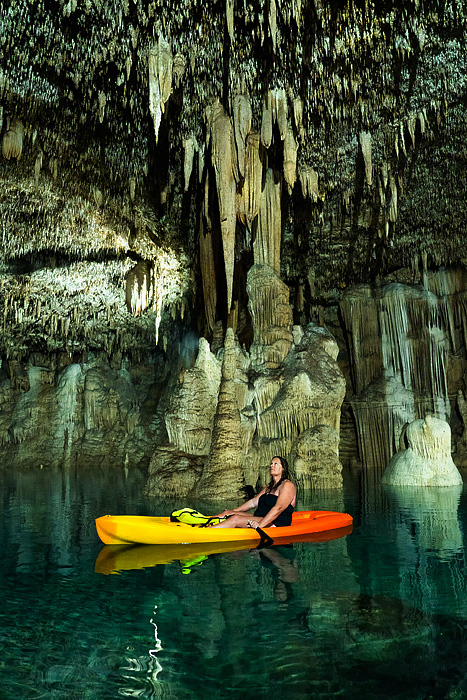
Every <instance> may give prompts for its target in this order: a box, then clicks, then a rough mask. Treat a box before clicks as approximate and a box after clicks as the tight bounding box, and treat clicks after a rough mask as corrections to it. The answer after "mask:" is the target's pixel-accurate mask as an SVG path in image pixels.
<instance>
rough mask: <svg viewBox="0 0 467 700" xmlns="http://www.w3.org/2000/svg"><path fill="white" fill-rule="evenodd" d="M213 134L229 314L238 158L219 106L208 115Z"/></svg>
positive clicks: (227, 122) (213, 155)
mask: <svg viewBox="0 0 467 700" xmlns="http://www.w3.org/2000/svg"><path fill="white" fill-rule="evenodd" d="M208 126H209V128H210V132H211V143H212V164H213V166H214V170H215V173H216V187H217V196H218V201H219V214H220V223H221V232H222V246H223V250H224V269H225V276H226V280H227V311H230V307H231V306H232V289H233V273H234V262H235V255H234V251H235V228H236V215H235V193H236V184H235V177H234V170H233V162H234V159H235V160H236V155H235V153H234V152H233V149H232V145H233V144H232V141H233V133H232V122H231V121H230V119H229V117H228V116H227V115H226V114H225V113H224V110H223V108H222V106H221V105H220V104H219V103H218V102H217V103H214V105H212V107H211V109H210V111H209V112H208Z"/></svg>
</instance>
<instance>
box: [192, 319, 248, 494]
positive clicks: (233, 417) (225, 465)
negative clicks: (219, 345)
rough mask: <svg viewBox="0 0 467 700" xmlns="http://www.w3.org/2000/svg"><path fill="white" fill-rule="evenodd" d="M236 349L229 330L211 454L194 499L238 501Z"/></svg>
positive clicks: (239, 443) (239, 444)
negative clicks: (196, 497)
mask: <svg viewBox="0 0 467 700" xmlns="http://www.w3.org/2000/svg"><path fill="white" fill-rule="evenodd" d="M236 346H237V341H236V339H235V336H234V333H233V330H232V329H231V328H228V329H227V333H226V337H225V345H224V360H223V363H222V381H221V387H220V391H219V401H218V404H217V410H216V414H215V417H214V426H213V434H212V447H211V452H210V455H209V458H208V460H207V462H206V464H205V466H204V470H203V474H202V476H201V479H200V480H199V482H198V484H197V487H196V494H197V496H198V497H199V498H203V499H210V500H217V499H219V498H226V499H238V498H240V497H241V491H242V488H243V486H244V479H243V472H242V468H241V465H242V456H243V450H242V436H241V419H240V412H239V410H238V403H237V395H236V386H235V374H236V365H237V362H236V357H237V351H236Z"/></svg>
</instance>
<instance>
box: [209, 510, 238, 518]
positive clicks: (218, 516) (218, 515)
mask: <svg viewBox="0 0 467 700" xmlns="http://www.w3.org/2000/svg"><path fill="white" fill-rule="evenodd" d="M236 512H237V511H235V510H223V511H222V513H217V514H216V515H211V518H225V516H226V515H235V513H236Z"/></svg>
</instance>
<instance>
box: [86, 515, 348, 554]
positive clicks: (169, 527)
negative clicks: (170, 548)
mask: <svg viewBox="0 0 467 700" xmlns="http://www.w3.org/2000/svg"><path fill="white" fill-rule="evenodd" d="M352 522H353V519H352V516H350V515H348V514H347V513H335V512H334V511H328V510H303V511H297V512H294V513H292V524H291V525H289V526H287V527H266V528H264V530H263V532H264V533H265V534H266V535H267V536H268V537H270V538H272V539H273V540H274V541H278V540H283V539H284V538H286V539H288V540H289V541H293V539H291V538H295V537H300V536H301V535H306V534H309V533H314V532H324V531H326V530H336V529H338V528H342V527H347V526H348V525H351V524H352ZM96 529H97V534H98V535H99V537H100V539H101V540H102V542H103V543H104V544H112V545H114V544H196V543H202V542H249V543H252V545H253V546H255V545H256V544H257V543H258V541H260V540H261V538H262V535H261V533H260V532H257V531H256V530H255V529H254V528H250V527H245V528H234V527H226V528H216V527H200V526H193V525H187V524H186V523H180V522H173V521H171V519H170V518H169V517H151V516H145V515H103V516H101V517H100V518H96Z"/></svg>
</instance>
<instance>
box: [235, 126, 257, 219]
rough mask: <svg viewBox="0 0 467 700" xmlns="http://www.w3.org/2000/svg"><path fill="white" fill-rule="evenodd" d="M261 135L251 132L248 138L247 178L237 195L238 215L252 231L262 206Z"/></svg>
mask: <svg viewBox="0 0 467 700" xmlns="http://www.w3.org/2000/svg"><path fill="white" fill-rule="evenodd" d="M259 148H260V136H259V134H253V133H250V134H248V136H247V139H246V153H245V180H244V183H243V188H242V192H241V194H238V195H237V216H238V218H239V219H240V221H242V222H243V223H244V224H246V226H247V227H248V231H250V232H251V227H252V224H253V221H254V219H255V218H256V217H257V215H258V212H259V206H260V196H261V185H262V180H263V164H262V163H261V159H260V155H259Z"/></svg>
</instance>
